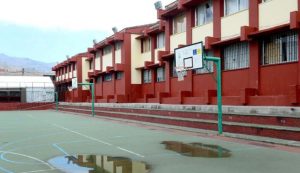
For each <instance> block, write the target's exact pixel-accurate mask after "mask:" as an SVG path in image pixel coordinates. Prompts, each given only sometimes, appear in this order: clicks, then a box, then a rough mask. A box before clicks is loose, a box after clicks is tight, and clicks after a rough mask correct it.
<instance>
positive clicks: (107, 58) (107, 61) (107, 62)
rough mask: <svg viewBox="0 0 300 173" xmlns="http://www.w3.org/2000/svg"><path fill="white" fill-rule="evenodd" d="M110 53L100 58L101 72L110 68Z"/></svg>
mask: <svg viewBox="0 0 300 173" xmlns="http://www.w3.org/2000/svg"><path fill="white" fill-rule="evenodd" d="M112 60H113V59H112V53H109V54H106V55H103V56H102V63H103V64H102V70H106V67H108V66H112V65H113V64H112Z"/></svg>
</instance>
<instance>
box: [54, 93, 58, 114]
mask: <svg viewBox="0 0 300 173" xmlns="http://www.w3.org/2000/svg"><path fill="white" fill-rule="evenodd" d="M54 95H55V109H56V111H58V93H57V92H55V94H54Z"/></svg>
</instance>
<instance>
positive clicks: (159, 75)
mask: <svg viewBox="0 0 300 173" xmlns="http://www.w3.org/2000/svg"><path fill="white" fill-rule="evenodd" d="M156 73H157V76H156V82H163V81H165V68H164V67H159V68H157V69H156Z"/></svg>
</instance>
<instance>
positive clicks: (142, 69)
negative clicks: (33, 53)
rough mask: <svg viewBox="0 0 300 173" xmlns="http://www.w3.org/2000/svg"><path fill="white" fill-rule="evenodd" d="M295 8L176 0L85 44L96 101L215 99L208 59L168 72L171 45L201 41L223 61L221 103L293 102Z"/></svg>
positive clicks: (298, 68) (271, 0) (298, 82)
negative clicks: (151, 16)
mask: <svg viewBox="0 0 300 173" xmlns="http://www.w3.org/2000/svg"><path fill="white" fill-rule="evenodd" d="M299 9H300V0H287V1H283V0H249V1H248V0H178V1H176V2H174V3H172V4H170V5H168V6H166V8H165V9H161V10H158V11H157V15H158V19H159V21H158V22H157V23H155V24H151V25H145V26H141V27H132V28H128V29H124V30H122V31H120V32H118V33H116V34H114V35H113V36H111V37H109V38H107V39H105V40H103V41H101V42H100V43H98V44H96V45H95V46H94V47H93V48H91V49H89V51H88V52H89V53H91V54H93V55H94V56H93V59H92V62H93V64H94V65H93V69H91V71H90V72H89V73H88V76H89V79H90V80H93V81H94V82H95V90H96V98H97V99H96V101H97V102H117V103H121V102H144V103H164V104H216V82H215V79H214V76H216V69H215V66H214V65H212V64H210V63H208V64H207V65H206V66H207V69H204V70H203V69H202V70H192V71H188V72H187V74H186V76H185V77H184V81H178V78H177V77H176V72H175V71H174V59H175V57H174V49H175V48H178V47H180V46H184V45H190V44H193V43H197V42H200V41H202V42H203V43H204V45H205V51H206V54H208V55H211V56H216V57H220V58H221V59H222V64H223V67H222V88H223V104H225V105H273V106H299V105H300V61H299V48H300V47H299V28H300V12H299ZM162 38H163V39H162ZM117 47H118V48H117ZM55 69H58V68H55ZM55 69H54V70H55ZM121 73H122V74H121ZM59 76H61V73H60V71H59V70H58V71H57V77H59ZM58 79H60V78H58ZM58 82H59V81H58Z"/></svg>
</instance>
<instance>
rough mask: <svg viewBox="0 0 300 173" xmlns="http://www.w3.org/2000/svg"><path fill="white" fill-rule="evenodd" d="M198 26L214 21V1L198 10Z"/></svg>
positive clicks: (208, 2)
mask: <svg viewBox="0 0 300 173" xmlns="http://www.w3.org/2000/svg"><path fill="white" fill-rule="evenodd" d="M195 19H196V26H200V25H204V24H206V23H209V22H211V21H212V20H213V6H212V0H209V1H207V2H205V3H203V4H201V5H200V6H198V7H197V8H196V18H195Z"/></svg>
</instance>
